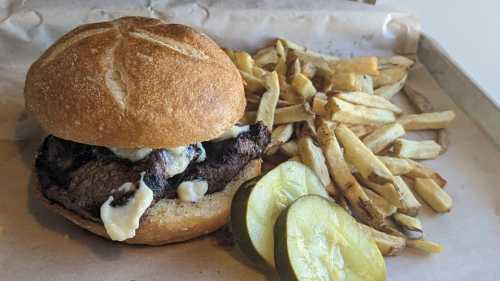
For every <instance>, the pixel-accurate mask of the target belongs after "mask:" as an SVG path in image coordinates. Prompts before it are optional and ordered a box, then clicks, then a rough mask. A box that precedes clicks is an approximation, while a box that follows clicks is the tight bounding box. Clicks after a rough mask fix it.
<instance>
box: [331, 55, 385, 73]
mask: <svg viewBox="0 0 500 281" xmlns="http://www.w3.org/2000/svg"><path fill="white" fill-rule="evenodd" d="M334 69H335V72H354V73H358V74H369V75H378V74H379V71H378V59H377V57H356V58H352V59H346V60H340V61H339V62H337V63H336V64H335V68H334Z"/></svg>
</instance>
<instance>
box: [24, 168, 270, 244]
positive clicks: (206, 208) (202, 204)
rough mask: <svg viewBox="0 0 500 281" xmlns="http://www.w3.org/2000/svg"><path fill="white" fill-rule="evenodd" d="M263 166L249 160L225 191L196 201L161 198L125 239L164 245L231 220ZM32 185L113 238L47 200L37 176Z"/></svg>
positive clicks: (82, 224)
mask: <svg viewBox="0 0 500 281" xmlns="http://www.w3.org/2000/svg"><path fill="white" fill-rule="evenodd" d="M260 168H261V161H260V160H254V161H252V162H250V163H249V164H247V165H246V166H245V168H244V169H243V170H241V172H240V174H239V175H238V176H237V177H236V178H235V179H234V180H233V181H232V182H230V183H229V184H228V185H227V186H226V188H225V189H224V190H223V191H220V192H216V193H212V194H209V195H206V196H204V197H203V199H202V200H201V201H199V202H197V203H188V202H181V201H179V200H178V199H162V200H160V201H158V202H157V203H156V204H155V205H154V206H152V207H151V208H149V209H148V210H147V211H146V213H145V214H144V215H143V218H142V220H141V224H140V226H139V229H138V230H137V232H136V235H135V237H134V238H132V239H127V240H125V241H123V242H125V243H128V244H143V245H163V244H168V243H174V242H181V241H186V240H190V239H193V238H196V237H199V236H202V235H205V234H208V233H211V232H213V231H215V230H217V229H219V228H220V227H221V226H223V225H224V224H226V223H228V222H229V215H230V210H231V201H232V198H233V195H234V193H235V192H236V190H237V189H238V188H239V187H240V186H241V185H242V184H243V183H244V182H245V181H247V180H250V179H252V178H255V177H257V176H258V175H260V170H261V169H260ZM31 186H32V190H33V192H35V194H36V197H37V198H38V199H40V200H41V201H42V203H43V204H44V205H45V206H46V207H47V208H48V209H50V210H52V211H54V212H56V213H58V214H60V215H62V216H64V217H65V218H66V219H68V220H70V221H71V222H73V223H75V224H76V225H78V226H80V227H83V228H85V229H87V230H88V231H90V232H92V233H94V234H97V235H99V236H102V237H104V238H107V239H110V238H109V236H108V234H107V233H106V230H105V229H104V226H103V225H102V224H99V223H96V222H94V221H91V220H88V219H85V218H83V217H82V216H80V215H78V214H76V213H75V212H73V211H70V210H68V209H66V208H64V207H63V206H62V205H60V204H58V203H55V202H51V201H50V200H48V199H47V198H46V197H45V196H44V195H43V194H42V192H41V189H40V183H39V181H38V178H37V176H36V175H34V176H33V177H32V183H31Z"/></svg>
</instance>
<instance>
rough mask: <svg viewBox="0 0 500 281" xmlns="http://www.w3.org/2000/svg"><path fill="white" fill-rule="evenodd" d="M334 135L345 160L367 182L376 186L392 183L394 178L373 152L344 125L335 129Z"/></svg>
mask: <svg viewBox="0 0 500 281" xmlns="http://www.w3.org/2000/svg"><path fill="white" fill-rule="evenodd" d="M335 135H336V136H337V138H338V139H339V141H340V142H341V143H342V145H343V146H344V153H345V157H346V159H347V160H348V161H349V162H350V163H351V164H353V165H354V166H355V167H356V168H357V169H358V171H359V173H360V174H361V175H362V176H363V177H364V178H365V179H366V180H368V181H373V182H375V183H378V184H384V183H392V182H393V181H394V177H393V176H392V174H391V172H390V171H389V170H388V169H387V167H385V165H384V163H382V162H381V161H380V160H379V159H378V158H377V157H376V156H375V154H373V152H372V151H371V150H370V149H369V148H368V147H366V146H365V144H364V143H363V142H362V141H361V140H360V139H359V138H358V137H356V135H355V134H354V133H353V132H352V131H351V130H350V129H349V128H348V127H347V126H345V125H344V124H340V125H339V126H337V128H336V129H335Z"/></svg>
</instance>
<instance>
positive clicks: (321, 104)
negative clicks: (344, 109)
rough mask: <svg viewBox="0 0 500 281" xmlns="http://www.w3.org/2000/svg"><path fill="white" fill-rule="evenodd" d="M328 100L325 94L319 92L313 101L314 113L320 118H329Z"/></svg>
mask: <svg viewBox="0 0 500 281" xmlns="http://www.w3.org/2000/svg"><path fill="white" fill-rule="evenodd" d="M327 103H328V100H327V98H326V95H325V94H324V93H321V92H318V93H316V95H314V98H313V100H312V111H313V112H314V113H316V115H318V116H327V115H328V110H327V109H326V108H325V107H326V104H327Z"/></svg>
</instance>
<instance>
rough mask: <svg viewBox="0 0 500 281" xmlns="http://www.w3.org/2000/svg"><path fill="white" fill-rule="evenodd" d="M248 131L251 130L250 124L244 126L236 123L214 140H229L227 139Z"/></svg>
mask: <svg viewBox="0 0 500 281" xmlns="http://www.w3.org/2000/svg"><path fill="white" fill-rule="evenodd" d="M248 131H250V126H249V125H244V126H238V125H234V126H233V127H232V128H231V129H229V130H228V131H226V132H225V133H224V134H222V135H221V136H220V137H218V138H216V139H215V140H214V141H223V140H227V139H232V138H235V137H237V136H238V135H239V134H241V133H245V132H248Z"/></svg>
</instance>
